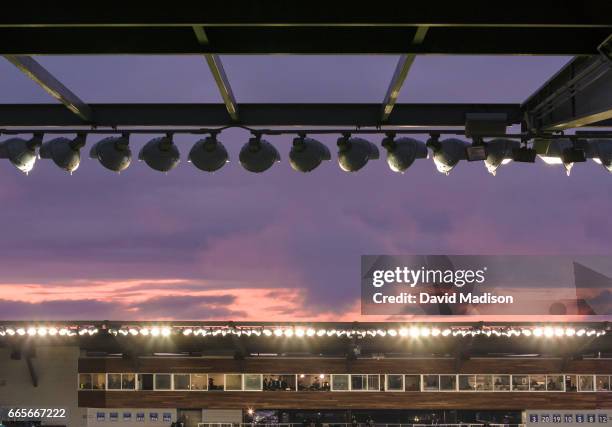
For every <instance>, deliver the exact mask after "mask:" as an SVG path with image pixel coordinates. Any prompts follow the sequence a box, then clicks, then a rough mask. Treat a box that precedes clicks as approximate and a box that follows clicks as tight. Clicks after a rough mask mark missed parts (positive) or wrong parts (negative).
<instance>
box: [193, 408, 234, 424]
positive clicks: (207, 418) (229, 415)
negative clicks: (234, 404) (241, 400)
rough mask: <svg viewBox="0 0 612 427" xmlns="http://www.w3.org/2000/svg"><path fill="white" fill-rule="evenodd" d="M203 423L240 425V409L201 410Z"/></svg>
mask: <svg viewBox="0 0 612 427" xmlns="http://www.w3.org/2000/svg"><path fill="white" fill-rule="evenodd" d="M202 422H203V423H241V422H242V409H203V410H202Z"/></svg>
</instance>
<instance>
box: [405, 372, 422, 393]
mask: <svg viewBox="0 0 612 427" xmlns="http://www.w3.org/2000/svg"><path fill="white" fill-rule="evenodd" d="M404 389H405V390H406V391H421V376H420V375H404Z"/></svg>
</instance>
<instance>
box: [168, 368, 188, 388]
mask: <svg viewBox="0 0 612 427" xmlns="http://www.w3.org/2000/svg"><path fill="white" fill-rule="evenodd" d="M177 375H180V376H187V378H188V380H187V387H188V388H176V381H175V377H176V376H177ZM172 390H176V391H191V374H186V373H182V372H175V373H173V374H172Z"/></svg>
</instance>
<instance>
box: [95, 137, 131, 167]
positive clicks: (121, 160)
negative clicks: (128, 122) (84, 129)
mask: <svg viewBox="0 0 612 427" xmlns="http://www.w3.org/2000/svg"><path fill="white" fill-rule="evenodd" d="M129 144H130V136H129V135H128V134H123V135H121V136H109V137H107V138H104V139H101V140H100V141H98V142H96V143H95V144H94V145H93V147H91V150H90V151H89V157H90V158H91V159H95V160H98V161H99V162H100V164H101V165H102V166H104V167H105V168H106V169H109V170H111V171H113V172H118V173H120V172H121V171H123V170H125V169H127V168H128V166H130V163H131V162H132V150H130V145H129Z"/></svg>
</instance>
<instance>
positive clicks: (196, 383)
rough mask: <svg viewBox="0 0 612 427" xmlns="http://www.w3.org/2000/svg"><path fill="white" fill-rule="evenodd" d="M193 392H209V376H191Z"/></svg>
mask: <svg viewBox="0 0 612 427" xmlns="http://www.w3.org/2000/svg"><path fill="white" fill-rule="evenodd" d="M191 390H197V391H204V390H208V375H206V374H191Z"/></svg>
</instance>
